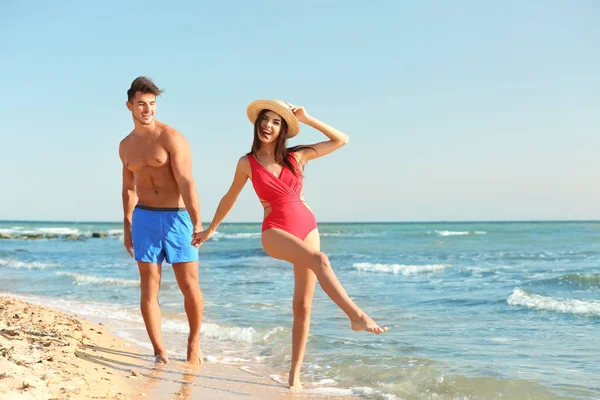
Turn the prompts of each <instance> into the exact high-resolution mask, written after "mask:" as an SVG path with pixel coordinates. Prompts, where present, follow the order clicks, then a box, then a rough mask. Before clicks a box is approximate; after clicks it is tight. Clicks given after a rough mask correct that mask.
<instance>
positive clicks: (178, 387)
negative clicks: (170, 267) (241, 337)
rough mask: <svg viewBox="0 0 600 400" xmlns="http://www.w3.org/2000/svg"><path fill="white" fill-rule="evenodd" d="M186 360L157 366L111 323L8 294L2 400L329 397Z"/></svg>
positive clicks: (0, 363) (2, 302)
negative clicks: (120, 335) (188, 362)
mask: <svg viewBox="0 0 600 400" xmlns="http://www.w3.org/2000/svg"><path fill="white" fill-rule="evenodd" d="M184 361H185V360H182V359H173V360H172V363H171V364H169V365H156V364H154V363H153V359H152V357H151V355H150V354H148V351H147V350H144V349H141V348H139V347H138V346H136V345H135V344H133V343H130V342H128V341H126V340H124V339H121V338H120V337H117V336H115V335H114V334H112V333H111V332H110V328H109V327H108V326H106V325H105V324H102V323H94V322H90V321H87V320H85V319H82V318H79V317H76V316H72V315H67V314H65V313H63V312H61V311H57V310H54V309H51V308H47V307H42V306H39V305H35V304H31V303H27V302H24V301H21V300H17V299H13V298H10V297H0V399H7V400H8V399H11V400H12V399H193V398H204V399H267V400H269V399H298V400H300V399H311V398H318V399H325V398H326V397H323V396H319V395H315V394H306V393H297V392H296V393H295V392H291V391H289V390H288V389H287V388H286V387H285V386H284V385H282V384H280V383H278V382H277V381H276V380H274V379H273V378H269V376H268V375H264V373H259V372H258V371H253V370H252V369H249V368H239V367H236V366H232V365H226V364H221V363H212V362H206V361H205V362H204V364H203V365H202V366H200V367H193V366H189V365H187V364H186V363H185V362H184ZM337 398H339V397H337Z"/></svg>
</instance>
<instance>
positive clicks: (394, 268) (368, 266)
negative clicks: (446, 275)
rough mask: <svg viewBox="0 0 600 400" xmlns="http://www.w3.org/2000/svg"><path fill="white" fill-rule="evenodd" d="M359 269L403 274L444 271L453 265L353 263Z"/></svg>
mask: <svg viewBox="0 0 600 400" xmlns="http://www.w3.org/2000/svg"><path fill="white" fill-rule="evenodd" d="M352 266H353V267H354V268H356V269H358V270H359V271H366V272H386V273H392V274H396V275H398V274H401V275H416V274H425V273H430V272H438V271H442V270H444V269H446V268H450V267H452V265H450V264H429V265H404V264H372V263H356V264H353V265H352Z"/></svg>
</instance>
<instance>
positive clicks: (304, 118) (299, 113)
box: [285, 101, 310, 124]
mask: <svg viewBox="0 0 600 400" xmlns="http://www.w3.org/2000/svg"><path fill="white" fill-rule="evenodd" d="M285 104H287V105H288V106H289V107H290V110H292V112H293V113H294V115H295V116H296V118H297V119H298V121H300V122H302V123H304V124H308V119H309V118H310V116H309V115H308V113H307V112H306V110H305V109H304V107H303V106H295V105H293V104H290V103H288V102H287V101H286V102H285Z"/></svg>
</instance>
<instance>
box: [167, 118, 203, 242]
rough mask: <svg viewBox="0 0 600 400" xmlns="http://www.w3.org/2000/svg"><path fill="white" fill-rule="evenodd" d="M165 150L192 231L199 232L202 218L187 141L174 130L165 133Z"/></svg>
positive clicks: (201, 229)
mask: <svg viewBox="0 0 600 400" xmlns="http://www.w3.org/2000/svg"><path fill="white" fill-rule="evenodd" d="M167 137H168V139H167V151H168V152H169V155H170V157H171V168H172V170H173V175H174V176H175V180H176V181H177V186H178V187H179V193H181V197H182V198H183V202H184V203H185V208H186V209H187V211H188V213H189V214H190V218H191V220H192V225H193V226H194V233H196V232H201V231H203V230H204V229H203V228H202V220H201V219H200V200H199V199H198V192H197V191H196V183H195V182H194V178H193V176H192V152H191V150H190V145H189V143H188V141H187V140H186V139H185V137H183V135H182V134H181V133H179V132H177V131H175V130H172V131H170V132H168V134H167Z"/></svg>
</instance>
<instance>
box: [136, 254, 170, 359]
mask: <svg viewBox="0 0 600 400" xmlns="http://www.w3.org/2000/svg"><path fill="white" fill-rule="evenodd" d="M138 268H139V270H140V288H141V298H140V308H141V309H142V316H143V317H144V323H145V324H146V331H148V336H149V337H150V341H151V342H152V347H153V348H154V356H155V357H156V358H155V361H156V362H158V363H164V364H168V363H169V358H168V357H167V350H166V349H165V347H164V346H163V341H162V333H161V314H160V307H159V305H158V289H159V288H160V278H161V272H162V270H161V266H160V263H147V262H142V261H138Z"/></svg>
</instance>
